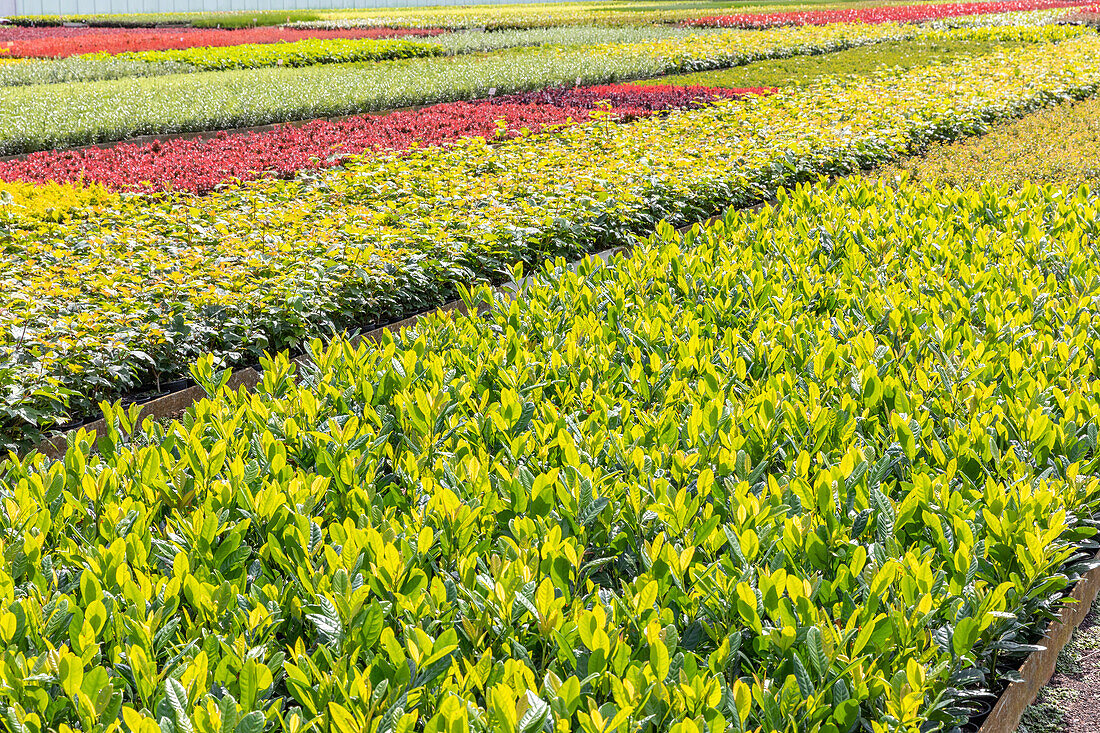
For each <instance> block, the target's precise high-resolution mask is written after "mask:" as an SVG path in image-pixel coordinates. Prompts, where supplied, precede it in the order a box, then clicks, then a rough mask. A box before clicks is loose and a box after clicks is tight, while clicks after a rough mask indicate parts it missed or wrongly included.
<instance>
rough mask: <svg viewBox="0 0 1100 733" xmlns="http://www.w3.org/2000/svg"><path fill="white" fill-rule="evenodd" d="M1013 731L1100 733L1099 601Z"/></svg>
mask: <svg viewBox="0 0 1100 733" xmlns="http://www.w3.org/2000/svg"><path fill="white" fill-rule="evenodd" d="M1016 733H1100V601H1097V602H1096V603H1094V604H1093V606H1092V608H1091V609H1090V610H1089V613H1088V615H1087V616H1085V620H1084V621H1083V622H1082V623H1081V625H1080V626H1079V627H1078V628H1077V630H1076V631H1075V632H1074V633H1073V638H1072V639H1071V640H1070V642H1069V644H1067V645H1066V647H1065V648H1064V649H1063V650H1062V653H1061V654H1060V655H1058V666H1057V667H1056V668H1055V670H1054V676H1053V677H1051V678H1050V682H1049V683H1047V686H1046V687H1044V688H1043V689H1042V690H1040V691H1039V695H1038V697H1037V698H1036V699H1035V702H1034V703H1032V705H1031V706H1030V707H1029V708H1028V709H1027V710H1026V711H1025V712H1024V717H1023V720H1022V721H1021V722H1020V727H1019V728H1017V729H1016Z"/></svg>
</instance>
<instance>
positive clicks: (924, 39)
mask: <svg viewBox="0 0 1100 733" xmlns="http://www.w3.org/2000/svg"><path fill="white" fill-rule="evenodd" d="M1024 43H1026V42H1025V41H1020V40H1017V39H1012V38H1008V37H1004V36H1002V37H978V38H972V37H969V36H967V35H962V36H957V35H933V36H919V37H916V38H910V39H907V40H904V41H886V42H885V43H877V44H875V45H874V46H859V47H856V48H850V49H845V50H843V51H836V52H833V53H825V54H818V55H815V56H792V57H791V58H786V59H774V60H768V61H758V62H756V63H754V64H748V65H746V66H735V67H733V68H730V69H719V70H717V71H697V72H693V73H690V74H673V75H671V76H665V77H662V78H661V83H662V84H670V85H680V84H683V85H687V86H711V87H740V86H750V85H751V86H766V87H787V86H809V85H811V84H816V83H818V82H819V81H821V80H822V79H823V78H825V77H850V76H872V75H874V74H880V73H896V72H897V71H899V70H904V69H911V68H913V67H914V66H926V65H928V64H932V63H945V62H947V63H949V62H951V61H953V60H955V59H957V58H958V57H959V56H962V55H974V54H986V53H994V52H996V51H998V50H1001V49H1008V48H1014V47H1016V46H1019V45H1022V44H1024ZM637 83H639V84H640V83H644V82H637Z"/></svg>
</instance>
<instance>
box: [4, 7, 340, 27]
mask: <svg viewBox="0 0 1100 733" xmlns="http://www.w3.org/2000/svg"><path fill="white" fill-rule="evenodd" d="M321 15H322V14H321V13H319V12H317V11H315V10H250V11H245V12H222V13H102V14H91V15H12V16H8V17H6V18H4V19H3V20H4V22H5V23H8V24H11V25H16V26H23V27H30V28H49V27H62V26H64V25H65V24H67V23H68V24H76V23H82V24H84V25H87V26H90V27H93V28H163V27H165V26H173V27H191V28H256V27H261V26H273V25H286V24H288V23H295V22H298V23H305V22H309V21H316V20H320V19H321Z"/></svg>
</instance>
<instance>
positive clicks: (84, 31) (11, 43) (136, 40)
mask: <svg viewBox="0 0 1100 733" xmlns="http://www.w3.org/2000/svg"><path fill="white" fill-rule="evenodd" d="M438 33H439V32H438V31H431V30H408V29H394V28H348V29H332V30H324V29H319V30H307V29H300V28H246V29H240V30H199V29H195V28H173V29H156V30H152V29H150V30H140V31H135V30H131V29H128V28H67V27H62V28H23V27H12V28H4V27H2V26H0V49H4V51H5V53H6V55H10V56H11V57H13V58H25V57H26V58H34V57H39V58H65V57H68V56H77V55H82V54H122V53H131V54H132V53H140V52H148V51H166V50H183V49H190V48H196V49H198V48H204V49H205V48H215V47H224V46H243V45H253V44H260V43H264V44H266V43H293V42H296V41H307V40H314V41H316V40H319V39H336V38H344V39H349V38H355V39H362V38H391V37H398V36H424V35H428V36H431V35H438Z"/></svg>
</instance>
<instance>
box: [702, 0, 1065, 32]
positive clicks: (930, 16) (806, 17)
mask: <svg viewBox="0 0 1100 733" xmlns="http://www.w3.org/2000/svg"><path fill="white" fill-rule="evenodd" d="M1083 4H1084V3H1083V2H1075V1H1074V0H1004V1H1002V2H969V3H942V4H938V5H893V6H879V7H871V8H850V9H845V10H811V11H803V12H798V11H791V12H786V13H738V14H734V15H714V16H710V17H706V18H698V19H696V20H689V21H687V22H686V23H687V25H695V26H708V27H723V28H726V27H729V28H766V27H771V26H777V25H825V24H827V23H887V22H890V21H893V22H896V23H914V22H920V21H926V20H936V19H939V18H954V17H958V16H962V15H985V14H988V13H1007V12H1012V11H1019V10H1049V9H1051V8H1067V7H1075V6H1078V5H1083Z"/></svg>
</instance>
